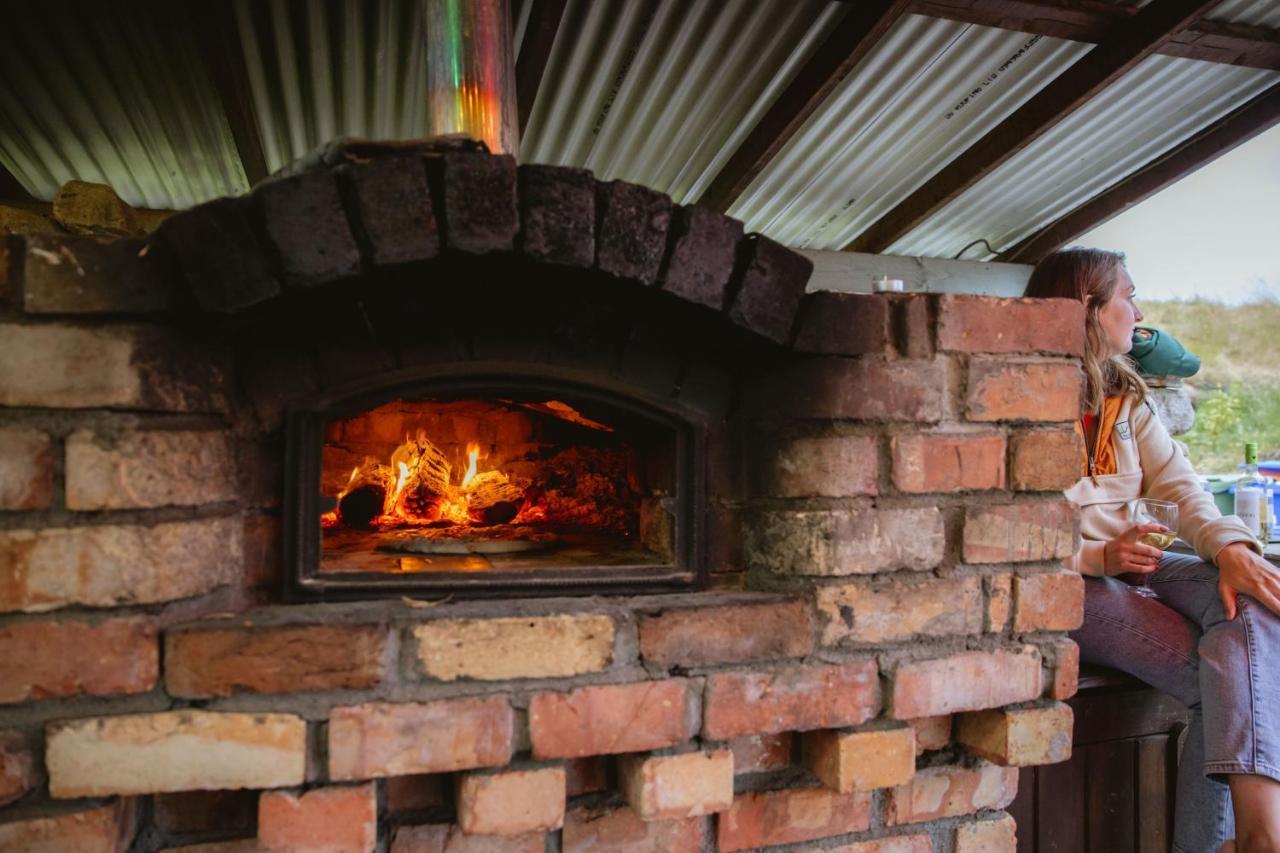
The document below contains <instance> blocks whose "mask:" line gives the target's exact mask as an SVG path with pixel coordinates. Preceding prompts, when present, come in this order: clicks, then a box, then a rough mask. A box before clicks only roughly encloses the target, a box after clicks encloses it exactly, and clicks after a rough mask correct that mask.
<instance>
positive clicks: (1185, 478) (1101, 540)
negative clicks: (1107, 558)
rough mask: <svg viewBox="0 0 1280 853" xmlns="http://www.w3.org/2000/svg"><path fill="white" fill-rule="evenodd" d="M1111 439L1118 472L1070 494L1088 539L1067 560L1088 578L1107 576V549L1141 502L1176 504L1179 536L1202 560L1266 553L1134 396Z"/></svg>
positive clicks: (1129, 523)
mask: <svg viewBox="0 0 1280 853" xmlns="http://www.w3.org/2000/svg"><path fill="white" fill-rule="evenodd" d="M1111 440H1112V445H1113V447H1114V449H1115V455H1116V473H1114V474H1106V475H1103V476H1099V477H1098V484H1097V485H1096V486H1095V485H1094V484H1093V481H1092V480H1091V479H1090V478H1089V477H1082V478H1080V481H1079V482H1078V483H1076V484H1075V485H1074V486H1072V487H1071V488H1070V489H1068V490H1067V492H1066V495H1067V498H1068V499H1069V500H1071V501H1074V502H1075V503H1076V504H1078V505H1079V506H1080V534H1081V536H1082V538H1083V539H1084V541H1083V543H1081V546H1080V550H1078V551H1076V553H1075V554H1074V555H1073V556H1071V557H1070V558H1069V559H1068V560H1067V561H1066V562H1067V565H1068V566H1069V567H1071V568H1073V569H1075V570H1076V571H1078V572H1080V573H1081V574H1086V575H1103V574H1106V572H1105V571H1103V564H1104V563H1103V555H1102V549H1103V547H1104V546H1105V545H1106V542H1107V540H1108V539H1114V538H1115V537H1117V536H1119V535H1120V534H1122V533H1124V532H1125V531H1126V530H1128V529H1129V528H1130V527H1132V526H1133V522H1132V521H1130V520H1129V518H1128V512H1127V510H1128V504H1129V502H1130V501H1132V500H1134V499H1136V498H1155V499H1156V500H1161V501H1170V502H1172V503H1176V504H1177V505H1178V536H1179V537H1180V538H1181V539H1182V540H1183V541H1185V542H1187V543H1189V544H1190V545H1191V547H1193V548H1194V549H1195V551H1196V553H1197V554H1199V555H1200V557H1201V559H1204V560H1208V561H1210V562H1212V561H1213V558H1214V557H1216V556H1217V554H1218V552H1219V551H1221V550H1222V549H1223V548H1225V547H1226V546H1227V545H1230V544H1231V543H1232V542H1245V543H1247V544H1248V545H1249V546H1250V547H1251V548H1253V549H1254V550H1256V551H1259V552H1261V549H1260V548H1259V547H1258V543H1257V541H1256V540H1255V539H1254V538H1253V535H1252V534H1251V533H1250V531H1249V528H1248V527H1246V526H1245V523H1244V522H1243V521H1241V520H1240V519H1239V518H1237V517H1236V516H1234V515H1227V516H1224V515H1222V514H1221V513H1220V512H1218V507H1217V506H1216V505H1215V504H1214V502H1213V496H1212V495H1210V494H1209V493H1208V492H1206V491H1205V490H1204V489H1203V488H1202V487H1201V485H1200V480H1199V479H1198V478H1197V477H1196V473H1195V471H1194V470H1193V469H1192V468H1191V463H1190V462H1188V461H1187V458H1186V457H1185V456H1183V454H1182V451H1181V450H1180V449H1179V448H1178V446H1177V445H1176V444H1175V443H1174V441H1173V439H1172V438H1170V437H1169V432H1168V430H1166V429H1165V427H1164V424H1163V423H1161V421H1160V418H1159V417H1157V416H1156V414H1155V413H1154V412H1153V411H1152V409H1151V407H1150V406H1149V405H1147V404H1145V403H1139V404H1137V405H1135V404H1134V398H1133V397H1132V396H1130V397H1126V398H1125V400H1124V402H1122V403H1121V404H1120V414H1119V416H1118V417H1117V418H1116V426H1115V430H1114V431H1113V432H1112V434H1111Z"/></svg>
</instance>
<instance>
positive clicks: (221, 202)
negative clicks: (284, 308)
mask: <svg viewBox="0 0 1280 853" xmlns="http://www.w3.org/2000/svg"><path fill="white" fill-rule="evenodd" d="M157 234H158V236H159V238H160V239H161V240H162V241H163V242H164V244H165V245H166V246H167V247H168V248H169V250H170V252H171V254H172V256H173V257H174V258H175V259H176V261H177V263H178V266H179V267H180V268H181V269H182V271H183V273H184V274H185V275H186V278H187V282H188V284H190V285H191V290H192V293H193V294H194V295H195V298H196V301H197V302H198V303H199V304H200V307H201V308H203V309H204V310H206V311H217V312H222V313H231V312H234V311H239V310H240V309H242V308H247V307H249V306H250V305H255V304H257V303H259V302H262V301H264V300H267V299H271V298H272V297H275V296H278V295H279V294H280V283H279V282H278V281H276V279H275V277H274V276H273V275H272V274H271V272H270V270H269V268H268V266H267V262H266V260H265V258H264V256H263V254H262V249H261V247H260V246H259V245H258V243H257V240H255V239H254V236H253V231H252V229H251V228H250V227H249V220H248V218H247V216H246V208H245V204H244V202H243V201H242V200H241V199H234V198H220V199H217V200H216V201H211V202H209V203H208V204H202V205H200V206H199V207H195V208H192V209H191V210H188V211H186V212H185V213H179V214H177V215H175V216H171V217H169V218H168V219H166V220H165V221H164V224H162V225H161V226H160V229H159V231H158V232H157Z"/></svg>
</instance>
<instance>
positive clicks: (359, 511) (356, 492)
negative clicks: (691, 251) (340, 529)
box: [338, 483, 387, 527]
mask: <svg viewBox="0 0 1280 853" xmlns="http://www.w3.org/2000/svg"><path fill="white" fill-rule="evenodd" d="M386 504H387V488H386V486H384V485H382V484H381V483H365V484H363V485H360V486H356V487H355V488H354V489H350V490H348V491H347V492H346V494H344V495H343V496H342V497H341V498H339V499H338V520H340V521H341V522H342V523H343V524H345V525H346V526H347V527H371V526H372V524H373V520H374V519H376V518H378V517H379V516H381V515H382V512H383V508H384V507H385V506H386Z"/></svg>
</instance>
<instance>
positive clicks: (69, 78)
mask: <svg viewBox="0 0 1280 853" xmlns="http://www.w3.org/2000/svg"><path fill="white" fill-rule="evenodd" d="M226 2H227V3H228V4H229V5H228V6H227V7H225V8H226V9H228V10H229V11H228V20H229V21H230V22H231V24H232V28H233V30H234V32H233V33H232V36H233V38H234V39H235V40H236V41H237V42H238V48H239V56H238V59H239V60H241V61H242V62H243V65H242V67H240V68H238V69H235V70H238V71H240V72H242V73H243V76H244V79H245V80H246V81H247V87H248V97H249V100H250V101H251V102H252V106H253V110H254V114H255V116H254V118H255V121H256V126H257V130H258V132H259V135H260V137H261V142H262V148H263V153H264V158H265V160H266V165H267V167H268V169H270V170H275V169H278V168H281V167H283V166H285V165H287V164H288V163H290V162H292V161H293V160H295V159H296V158H298V157H300V156H302V155H304V154H305V153H307V152H309V151H310V150H312V149H313V148H315V147H316V146H318V145H320V144H322V143H323V142H325V141H327V140H329V139H332V138H334V137H336V136H342V135H347V136H363V137H374V138H392V139H395V138H412V137H420V136H423V135H426V134H428V133H429V132H430V129H429V128H428V127H427V117H426V103H425V101H426V99H425V71H424V69H425V55H424V47H423V45H424V40H423V27H422V12H421V6H420V0H349V1H348V2H342V3H334V2H328V1H327V0H226ZM1117 2H1120V3H1124V4H1126V5H1143V0H1117ZM50 4H51V5H50V6H49V8H48V9H46V8H44V7H40V9H38V10H37V11H35V12H33V13H32V14H33V15H34V19H35V20H37V22H38V23H39V26H35V27H32V26H30V25H28V24H27V23H26V21H24V22H23V26H22V27H21V28H18V27H9V28H7V33H0V163H3V165H4V166H6V167H7V168H8V169H9V170H10V171H11V172H12V173H13V174H14V175H15V176H16V177H17V178H18V180H19V181H20V182H21V183H22V184H23V185H24V186H25V187H26V188H27V189H28V190H30V191H31V192H32V193H33V194H34V195H36V196H38V197H41V198H46V199H47V198H50V197H52V195H53V194H54V192H55V191H56V189H57V187H58V186H59V185H60V184H61V183H62V182H64V181H66V180H69V179H71V178H79V179H83V180H92V181H102V182H105V183H110V184H112V185H114V186H115V187H116V189H117V191H119V192H120V194H121V195H122V196H123V197H124V198H125V199H126V200H127V201H129V202H131V203H133V204H137V205H142V206H148V207H186V206H190V205H192V204H195V203H198V202H201V201H204V200H207V199H209V198H213V197H216V196H220V195H227V194H234V193H237V192H241V191H243V190H244V189H245V188H246V187H245V185H246V181H245V176H244V170H243V167H242V166H241V164H240V161H239V157H238V156H237V153H236V149H235V146H234V144H233V140H232V138H231V132H230V129H229V126H228V122H227V119H226V117H225V115H224V113H223V105H222V102H221V99H220V95H219V93H218V92H217V91H216V90H215V88H214V86H213V84H212V83H211V82H210V74H209V72H208V70H207V68H206V67H205V65H204V64H203V62H204V59H205V56H204V54H203V53H202V51H201V49H200V47H201V45H202V44H203V42H204V41H205V40H203V39H202V38H200V37H199V34H197V33H195V32H193V28H194V27H195V26H197V24H195V23H193V22H192V21H191V20H188V19H187V17H186V16H185V13H184V11H183V9H182V8H181V7H180V6H179V5H177V4H172V3H166V2H164V0H135V2H132V3H130V4H129V5H127V6H124V5H119V4H103V3H97V4H88V3H64V2H62V0H50ZM139 4H141V5H139ZM850 7H851V4H849V3H846V2H834V0H567V3H566V6H565V13H564V17H563V20H562V22H561V24H560V28H559V31H558V35H557V37H556V40H555V43H554V45H553V47H552V50H551V56H550V59H549V61H548V64H547V68H546V72H545V74H544V77H543V80H542V85H541V88H540V90H539V94H538V98H537V100H536V101H535V103H534V106H533V112H532V115H531V116H530V120H529V123H528V127H527V128H526V131H525V135H524V139H523V142H522V146H521V151H520V153H521V159H522V160H523V161H525V162H544V163H561V164H568V165H576V166H585V167H587V168H590V169H592V170H593V171H594V172H595V173H596V174H597V175H598V176H599V177H601V178H604V179H613V178H623V179H626V180H631V181H635V182H638V183H642V184H645V185H648V186H651V187H655V188H657V189H660V190H664V191H666V192H668V193H670V194H671V195H672V196H673V197H674V198H675V199H676V200H677V201H680V202H691V201H694V200H696V199H697V198H699V197H700V196H701V194H702V193H703V191H704V190H705V189H706V188H707V187H708V186H709V185H710V183H711V181H712V180H713V179H714V178H715V177H716V175H717V174H718V173H719V172H720V171H721V169H722V168H723V167H724V166H725V165H726V163H727V162H728V161H729V158H730V157H731V156H732V154H733V153H734V151H735V150H737V148H738V147H739V145H740V144H741V143H742V142H743V140H744V139H746V138H747V136H748V135H749V134H750V133H751V131H752V129H753V128H754V127H755V126H756V124H757V123H758V121H759V120H760V118H761V117H762V116H763V115H764V114H765V113H766V111H767V110H768V108H769V107H770V105H772V104H773V103H774V102H775V100H776V99H777V98H778V97H779V96H780V95H781V94H782V93H783V92H784V91H785V89H786V87H787V85H788V84H789V82H790V81H791V80H792V78H793V77H794V75H795V73H796V72H797V71H798V70H799V68H801V67H802V66H803V64H804V63H805V62H806V61H807V60H808V59H809V58H810V57H811V56H812V55H813V53H814V51H815V50H816V49H817V48H818V47H819V46H820V45H821V44H822V43H823V41H824V40H825V39H826V38H827V36H828V35H829V34H830V33H831V32H832V31H833V30H834V29H835V27H836V26H838V24H839V23H840V21H841V20H842V17H843V16H844V15H845V14H846V13H847V12H848V10H849V9H850ZM219 8H223V7H219ZM512 9H513V19H514V24H515V25H514V27H513V30H514V33H513V35H514V40H515V42H516V44H517V46H519V45H520V44H521V42H522V40H523V37H524V33H525V32H526V30H527V29H528V27H529V24H530V16H531V12H532V9H533V0H512ZM68 10H74V11H75V14H71V12H70V11H68ZM1210 17H1212V18H1213V19H1215V20H1225V21H1231V22H1235V23H1244V24H1251V25H1255V26H1265V27H1271V28H1276V29H1280V2H1276V0H1227V2H1225V3H1223V4H1221V5H1220V6H1219V7H1218V8H1217V9H1216V10H1214V12H1213V13H1211V16H1210ZM15 34H16V35H15ZM1089 49H1090V46H1089V45H1083V44H1077V43H1071V42H1066V41H1061V40H1056V39H1050V38H1039V37H1034V36H1029V35H1026V34H1023V33H1017V32H1011V31H1007V30H999V29H993V28H988V27H981V26H974V25H968V24H962V23H956V22H952V21H943V20H935V19H932V18H926V17H921V16H916V15H909V16H907V17H905V18H904V19H903V20H901V21H899V22H898V23H897V25H896V26H894V27H893V28H892V29H891V30H890V32H889V33H888V34H887V35H886V36H885V37H884V38H883V39H882V40H881V42H880V43H879V44H878V45H876V46H875V47H874V48H873V49H872V50H871V51H870V52H869V53H868V54H867V56H866V57H865V58H864V59H863V60H862V62H861V64H860V65H859V66H858V67H857V68H856V69H854V71H853V72H852V73H850V74H849V75H848V76H847V77H846V78H845V79H844V80H843V81H842V82H841V83H840V84H839V85H838V86H836V87H835V89H834V90H833V91H832V93H831V94H830V95H829V96H828V97H827V99H826V101H825V102H824V103H822V104H820V105H818V107H817V109H816V110H815V111H814V112H813V113H812V114H811V115H810V116H809V118H808V120H807V121H806V122H805V123H804V124H803V126H802V127H801V128H800V130H799V131H798V132H797V133H796V134H795V135H794V136H793V137H792V138H791V139H790V140H789V141H788V142H787V143H786V144H785V145H784V146H783V147H782V148H781V150H780V152H779V154H778V155H777V156H776V157H775V158H774V159H773V160H772V161H771V162H769V163H768V164H767V165H766V166H765V167H764V169H763V170H762V171H761V172H760V173H759V174H758V175H757V176H756V178H755V180H754V181H753V182H752V183H751V184H750V185H749V186H748V188H747V189H746V191H745V192H744V193H743V194H742V196H741V197H739V198H738V199H737V200H736V201H735V202H734V203H733V204H732V206H731V208H730V210H729V212H730V213H731V214H732V215H734V216H737V217H740V218H742V219H743V220H745V221H746V223H747V226H748V228H750V229H752V230H757V231H761V232H763V233H765V234H767V235H769V236H771V237H774V238H775V239H778V240H779V241H781V242H783V243H786V244H788V245H792V246H796V247H802V248H811V249H821V248H840V247H843V246H844V245H847V244H848V243H849V242H850V241H851V240H853V239H854V238H855V237H857V236H858V234H859V233H861V232H862V231H864V230H865V229H866V228H867V227H868V226H869V225H871V224H872V223H873V222H875V221H876V220H877V219H879V218H880V217H881V216H883V215H884V214H885V213H887V212H888V211H890V210H892V209H893V208H894V206H895V205H897V204H898V203H899V202H901V201H902V200H903V199H905V198H906V197H907V196H908V195H909V194H910V193H911V192H912V191H913V190H915V189H916V188H918V187H920V186H922V185H923V184H924V183H926V182H927V180H928V179H929V178H930V177H932V176H933V175H935V174H937V173H939V172H940V171H941V170H942V169H944V168H945V166H946V164H947V163H948V162H950V161H951V160H952V159H953V158H954V157H956V156H957V155H958V154H959V153H961V152H962V151H964V150H965V149H967V148H968V147H969V146H970V145H971V144H973V143H974V142H975V141H977V140H978V139H980V138H981V137H982V135H983V134H985V133H986V132H987V131H988V130H990V129H991V128H993V127H995V126H996V124H997V123H998V122H999V121H1000V120H1002V119H1003V118H1004V117H1005V116H1007V115H1008V114H1009V113H1010V112H1012V111H1013V110H1014V109H1016V108H1017V106H1018V105H1020V104H1022V103H1023V102H1025V101H1026V100H1027V99H1028V98H1030V97H1032V96H1033V95H1034V94H1035V93H1036V92H1037V91H1039V90H1040V89H1041V88H1042V87H1043V86H1044V85H1046V84H1047V83H1048V82H1049V81H1050V80H1052V79H1053V78H1054V77H1056V76H1057V75H1058V74H1059V73H1061V71H1062V70H1064V69H1065V68H1066V67H1068V66H1069V65H1070V64H1071V63H1072V62H1074V61H1075V60H1076V59H1077V58H1079V57H1080V56H1082V55H1083V54H1085V53H1086V52H1087V51H1088V50H1089ZM1277 79H1280V74H1277V73H1275V72H1265V71H1253V70H1248V69H1242V68H1238V67H1234V66H1227V65H1214V64H1210V63H1206V62H1198V61H1193V60H1184V59H1171V58H1168V57H1154V58H1152V59H1149V60H1147V61H1146V62H1144V63H1143V64H1142V65H1141V66H1140V67H1139V68H1138V69H1136V70H1135V71H1134V72H1132V73H1131V74H1129V75H1127V76H1126V77H1125V78H1123V79H1122V80H1121V82H1120V83H1118V84H1117V85H1115V86H1113V87H1111V88H1110V89H1108V90H1107V91H1106V92H1104V93H1103V95H1102V96H1101V97H1099V98H1097V99H1095V101H1094V102H1093V103H1091V104H1089V105H1087V106H1086V107H1085V108H1083V109H1081V110H1079V111H1077V112H1076V113H1075V114H1074V115H1072V116H1071V117H1069V118H1068V119H1067V120H1066V121H1064V122H1063V123H1062V124H1061V125H1060V126H1058V127H1056V128H1054V129H1053V130H1051V131H1050V132H1048V133H1046V134H1045V135H1044V136H1043V137H1041V138H1040V139H1039V140H1037V141H1036V142H1035V143H1033V144H1032V145H1030V146H1029V147H1028V148H1027V149H1026V150H1024V151H1023V152H1022V153H1020V154H1019V155H1017V156H1016V157H1014V158H1012V159H1011V160H1010V161H1009V162H1008V163H1006V164H1005V165H1004V166H1002V167H1001V168H999V169H997V170H995V171H993V173H992V174H990V175H988V176H987V177H986V178H984V179H983V180H982V181H981V182H979V183H978V184H977V185H975V186H973V187H971V188H970V189H969V190H968V191H966V192H965V193H964V194H962V195H961V196H960V197H959V198H957V199H956V200H954V201H953V202H952V203H951V204H950V205H948V206H947V208H946V209H944V210H942V211H940V212H939V213H937V214H935V215H934V216H932V217H931V218H930V219H929V220H928V221H926V222H924V223H923V224H922V225H921V226H920V227H918V228H917V229H916V230H915V231H914V232H912V233H911V234H909V235H907V236H906V237H904V238H902V239H900V240H899V241H897V243H895V244H894V245H893V246H892V247H891V251H895V252H911V253H914V254H922V255H943V256H946V255H951V254H954V252H955V251H956V250H957V249H958V248H959V247H960V246H962V245H964V244H965V243H967V242H969V240H971V239H973V238H975V237H985V238H987V239H988V240H989V241H990V242H992V243H993V244H994V245H996V246H997V247H1002V246H1006V245H1009V244H1010V243H1011V242H1013V241H1016V240H1017V239H1019V238H1020V237H1022V236H1025V235H1026V234H1028V233H1030V232H1031V230H1032V229H1034V228H1036V227H1038V226H1040V225H1043V224H1045V223H1048V222H1050V221H1052V220H1053V219H1055V218H1057V217H1058V216H1060V215H1062V214H1064V213H1066V212H1068V211H1070V210H1071V209H1073V208H1075V207H1078V206H1079V205H1080V204H1082V203H1084V202H1085V201H1087V200H1088V199H1089V198H1091V197H1093V196H1094V195H1096V194H1097V193H1098V192H1101V191H1102V190H1104V189H1105V188H1106V187H1107V186H1110V185H1112V184H1113V183H1115V181H1117V180H1119V179H1120V178H1122V177H1124V176H1125V175H1127V174H1129V173H1130V172H1132V171H1133V170H1134V169H1135V168H1136V167H1138V166H1140V165H1141V164H1143V163H1145V162H1148V161H1149V160H1150V159H1152V158H1153V157H1155V156H1157V155H1158V154H1160V153H1161V152H1163V151H1166V150H1169V148H1171V147H1172V146H1174V145H1176V144H1177V143H1179V142H1180V141H1182V140H1184V139H1186V138H1187V137H1188V136H1189V135H1191V134H1193V133H1194V132H1196V131H1197V130H1198V129H1200V128H1203V127H1205V126H1206V125H1207V124H1208V123H1211V122H1212V121H1213V120H1214V119H1216V118H1217V117H1219V116H1221V115H1222V114H1224V113H1225V112H1227V111H1229V110H1230V109H1233V108H1234V107H1236V106H1239V105H1240V104H1242V103H1243V102H1244V101H1245V100H1246V99H1247V98H1248V97H1249V96H1251V95H1252V94H1254V93H1256V92H1258V91H1260V90H1261V89H1262V88H1264V87H1265V86H1268V85H1270V84H1271V83H1273V82H1275V81H1276V80H1277Z"/></svg>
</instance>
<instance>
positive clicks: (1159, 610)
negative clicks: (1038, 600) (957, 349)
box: [1071, 578, 1200, 708]
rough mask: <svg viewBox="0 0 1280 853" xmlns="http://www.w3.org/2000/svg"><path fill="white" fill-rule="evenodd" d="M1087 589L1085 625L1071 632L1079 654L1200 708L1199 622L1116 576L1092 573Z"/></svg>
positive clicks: (1087, 581) (1083, 658) (1084, 658)
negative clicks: (1188, 618) (1140, 592)
mask: <svg viewBox="0 0 1280 853" xmlns="http://www.w3.org/2000/svg"><path fill="white" fill-rule="evenodd" d="M1085 590H1086V591H1085V619H1084V625H1083V626H1082V627H1081V628H1080V629H1079V630H1077V631H1075V632H1073V633H1072V635H1071V636H1072V639H1074V640H1075V641H1076V642H1077V643H1078V644H1079V646H1080V659H1081V660H1082V661H1084V662H1086V663H1093V664H1100V665H1103V666H1107V667H1110V668H1112V669H1118V670H1120V671H1122V672H1126V673H1129V674H1130V675H1133V676H1135V677H1136V678H1139V679H1141V680H1143V681H1145V682H1146V683H1148V684H1150V685H1151V686H1153V687H1155V688H1157V689H1159V690H1162V691H1164V692H1165V693H1168V694H1170V695H1172V696H1173V697H1174V698H1176V699H1177V700H1178V701H1180V702H1182V703H1183V704H1185V705H1187V706H1188V707H1190V708H1196V707H1199V704H1200V678H1199V669H1198V666H1199V655H1198V653H1197V645H1198V643H1199V640H1200V635H1199V631H1198V630H1197V629H1196V627H1195V626H1194V625H1192V624H1191V623H1190V622H1189V621H1188V620H1186V619H1185V618H1183V617H1182V616H1180V615H1179V614H1178V613H1176V612H1174V611H1173V610H1171V609H1169V608H1168V607H1165V606H1163V605H1161V604H1159V602H1158V601H1152V600H1150V599H1147V598H1143V597H1142V596H1138V595H1134V593H1133V592H1132V590H1130V589H1129V588H1128V587H1127V586H1126V585H1124V584H1123V583H1121V582H1119V581H1117V580H1115V579H1114V578H1088V579H1086V584H1085Z"/></svg>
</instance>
